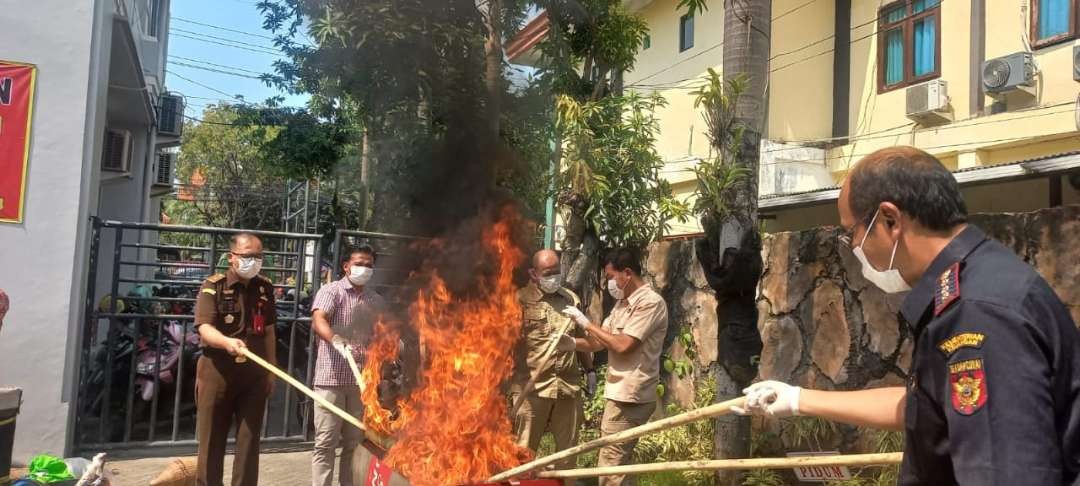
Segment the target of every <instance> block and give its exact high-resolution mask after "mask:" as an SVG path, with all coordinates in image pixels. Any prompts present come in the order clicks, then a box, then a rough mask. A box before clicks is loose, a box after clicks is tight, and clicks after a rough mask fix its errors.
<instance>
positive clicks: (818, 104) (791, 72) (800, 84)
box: [767, 0, 836, 141]
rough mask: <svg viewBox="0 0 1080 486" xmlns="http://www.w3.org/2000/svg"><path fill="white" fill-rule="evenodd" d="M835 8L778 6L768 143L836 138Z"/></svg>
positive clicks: (782, 1) (824, 4)
mask: <svg viewBox="0 0 1080 486" xmlns="http://www.w3.org/2000/svg"><path fill="white" fill-rule="evenodd" d="M835 15H836V9H835V2H832V1H815V2H813V3H810V4H809V5H807V4H806V2H805V1H804V0H774V1H773V18H774V19H776V20H775V21H774V22H773V25H772V32H773V35H772V46H771V50H772V54H771V56H770V57H771V58H772V59H771V60H770V61H769V70H770V71H771V75H770V78H769V93H768V94H769V120H768V131H767V133H768V137H769V138H771V139H773V140H777V141H786V140H807V139H821V138H828V137H831V136H832V105H833V92H832V90H833V87H832V80H833V72H832V71H833V55H832V49H833V45H834V40H833V39H832V38H831V37H832V34H833V23H834V20H833V18H834V17H835Z"/></svg>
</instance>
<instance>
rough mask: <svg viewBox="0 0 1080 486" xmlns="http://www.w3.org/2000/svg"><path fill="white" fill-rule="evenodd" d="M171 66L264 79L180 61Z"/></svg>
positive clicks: (173, 62)
mask: <svg viewBox="0 0 1080 486" xmlns="http://www.w3.org/2000/svg"><path fill="white" fill-rule="evenodd" d="M169 64H171V65H173V66H183V67H186V68H191V69H201V70H203V71H209V72H212V73H218V74H227V75H229V76H236V77H238V78H246V79H260V80H261V79H262V78H261V77H259V76H253V75H251V74H241V73H233V72H229V71H225V70H222V69H217V68H212V67H204V66H198V65H195V64H188V63H186V62H180V61H172V62H170V63H169Z"/></svg>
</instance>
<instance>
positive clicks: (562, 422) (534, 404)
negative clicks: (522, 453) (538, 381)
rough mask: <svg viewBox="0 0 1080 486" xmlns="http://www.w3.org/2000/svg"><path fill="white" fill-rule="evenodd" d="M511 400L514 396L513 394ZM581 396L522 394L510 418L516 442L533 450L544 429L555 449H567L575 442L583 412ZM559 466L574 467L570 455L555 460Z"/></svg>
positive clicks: (538, 443) (538, 444)
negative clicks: (512, 421)
mask: <svg viewBox="0 0 1080 486" xmlns="http://www.w3.org/2000/svg"><path fill="white" fill-rule="evenodd" d="M514 398H515V400H516V399H517V397H514ZM581 407H582V404H581V396H580V395H574V396H570V397H563V398H541V397H538V396H536V394H535V393H530V394H528V395H527V396H526V397H525V402H524V403H522V404H521V408H520V409H519V410H518V413H517V416H516V417H514V434H515V435H516V436H517V439H518V445H520V446H522V447H528V448H529V449H532V450H533V451H536V449H537V448H539V447H540V438H541V437H543V436H544V432H551V435H553V436H554V437H555V450H556V451H561V450H563V449H569V448H570V447H572V446H574V445H575V444H577V440H578V429H579V428H580V427H581V421H582V415H583V411H582V409H581ZM556 464H557V467H558V468H559V469H570V468H573V467H574V458H569V459H567V460H565V461H562V462H559V463H556Z"/></svg>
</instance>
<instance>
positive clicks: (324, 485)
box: [311, 385, 364, 486]
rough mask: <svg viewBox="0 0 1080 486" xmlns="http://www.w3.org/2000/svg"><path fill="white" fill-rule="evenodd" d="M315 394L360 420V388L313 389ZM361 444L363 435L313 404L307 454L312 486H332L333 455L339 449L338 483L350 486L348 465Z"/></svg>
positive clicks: (350, 466) (349, 466)
mask: <svg viewBox="0 0 1080 486" xmlns="http://www.w3.org/2000/svg"><path fill="white" fill-rule="evenodd" d="M315 393H316V394H318V395H319V396H321V397H323V398H325V399H326V401H328V402H330V403H333V404H334V405H336V406H337V407H338V408H340V409H342V410H344V411H346V412H348V413H349V414H350V415H352V416H354V417H356V418H358V419H363V416H364V408H363V404H362V403H361V402H360V388H359V387H357V386H355V385H351V386H329V387H320V386H316V387H315ZM361 440H363V432H362V431H361V430H360V429H358V428H356V426H354V425H352V424H349V423H345V421H344V420H342V419H341V417H338V416H337V415H335V414H334V413H333V412H331V411H329V410H327V409H326V408H324V407H323V406H322V405H319V404H318V403H316V404H315V448H314V449H313V450H312V451H311V484H312V486H331V485H332V484H333V483H334V453H335V451H336V450H337V447H338V444H339V443H340V445H341V460H340V464H339V467H338V483H339V484H341V486H352V484H353V482H352V461H353V452H354V451H355V450H356V446H358V445H360V441H361Z"/></svg>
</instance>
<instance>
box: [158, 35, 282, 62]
mask: <svg viewBox="0 0 1080 486" xmlns="http://www.w3.org/2000/svg"><path fill="white" fill-rule="evenodd" d="M170 35H171V36H174V37H182V38H184V39H191V40H197V41H199V42H205V43H207V44H214V45H219V46H225V47H232V48H234V49H240V50H244V51H251V52H255V53H259V54H266V55H270V56H277V57H286V56H285V55H284V54H282V53H281V52H275V51H271V50H263V49H265V48H260V49H252V48H250V47H244V46H237V45H233V44H226V43H224V42H217V41H212V40H208V39H203V38H201V37H196V36H191V35H185V34H179V33H170Z"/></svg>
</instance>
